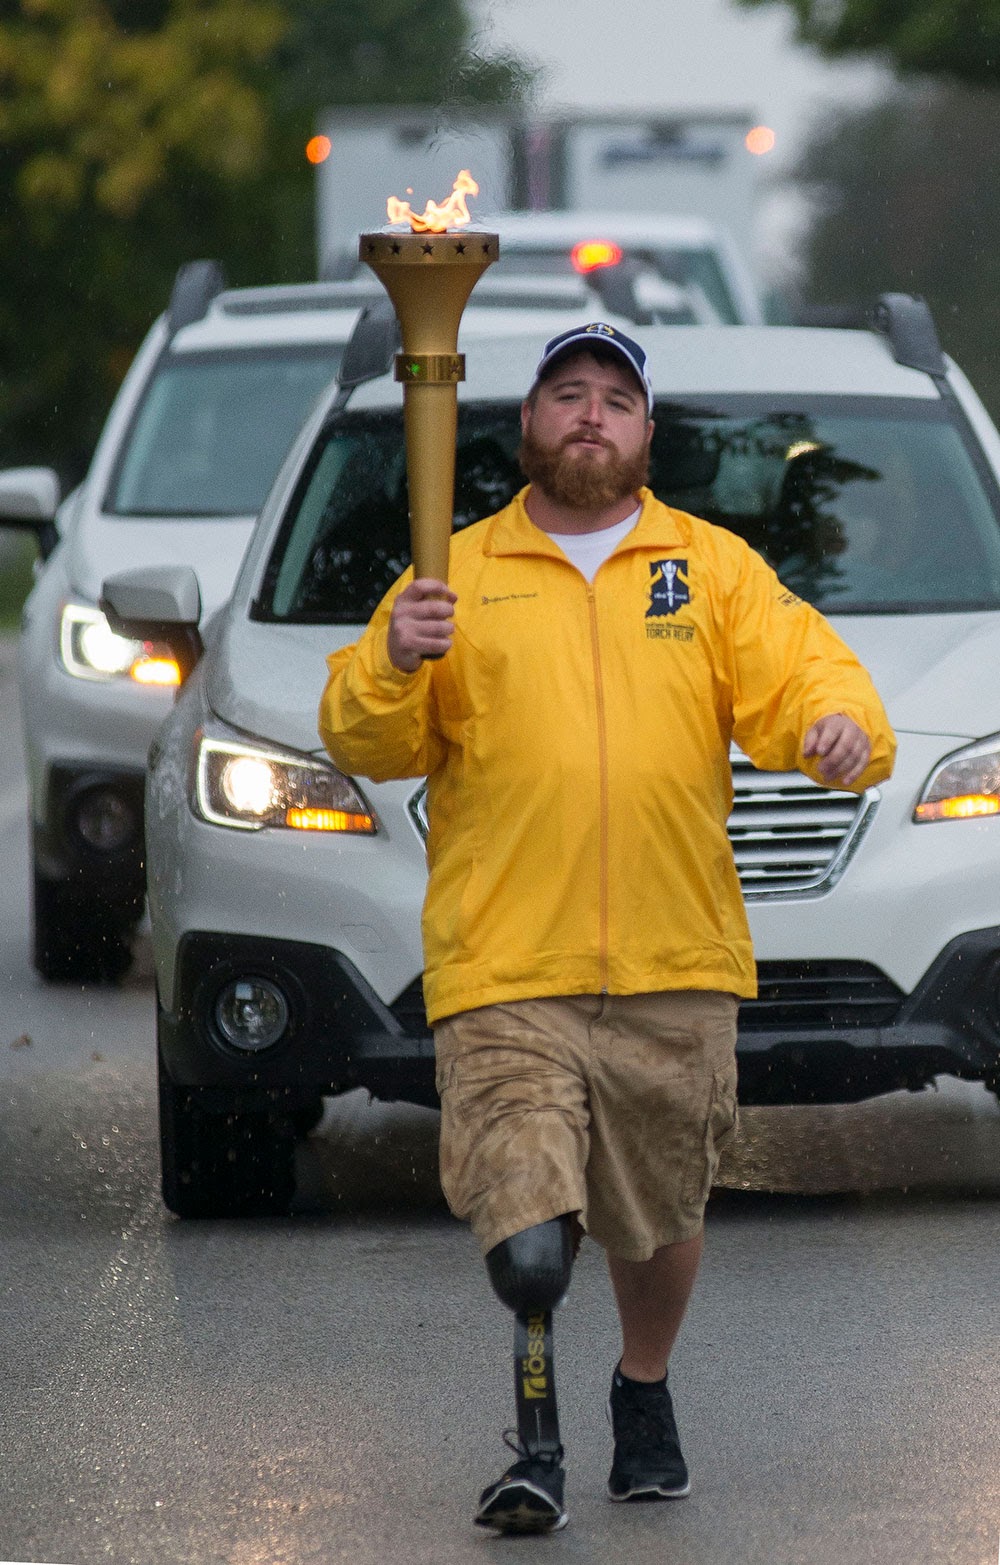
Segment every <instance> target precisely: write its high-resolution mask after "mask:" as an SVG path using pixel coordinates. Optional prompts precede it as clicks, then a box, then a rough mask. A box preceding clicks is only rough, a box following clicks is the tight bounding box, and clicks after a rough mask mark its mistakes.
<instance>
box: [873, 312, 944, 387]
mask: <svg viewBox="0 0 1000 1565" xmlns="http://www.w3.org/2000/svg"><path fill="white" fill-rule="evenodd" d="M870 319H871V324H872V326H874V328H875V330H876V331H879V332H881V333H882V335H883V336H885V337H888V339H889V345H890V347H891V348H892V356H893V358H894V359H895V360H896V363H897V364H905V365H907V366H908V368H910V369H915V370H923V371H924V373H925V374H927V375H934V376H941V377H943V376H944V375H945V374H947V365H946V364H945V359H944V354H943V353H942V351H941V343H940V341H939V340H938V334H937V327H936V326H935V325H934V317H933V315H932V314H931V309H930V305H929V304H928V303H927V300H926V299H921V298H920V297H919V296H918V295H916V294H910V293H883V294H879V296H878V298H877V299H876V300H875V305H874V308H873V309H872V312H871V317H870Z"/></svg>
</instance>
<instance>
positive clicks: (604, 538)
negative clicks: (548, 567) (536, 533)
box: [549, 505, 642, 581]
mask: <svg viewBox="0 0 1000 1565" xmlns="http://www.w3.org/2000/svg"><path fill="white" fill-rule="evenodd" d="M641 510H642V506H640V505H637V506H636V508H635V510H634V511H633V512H632V515H631V516H626V518H625V520H624V521H623V522H616V523H615V525H614V527H602V528H601V530H600V532H596V533H549V537H550V538H551V539H552V540H553V541H554V542H555V543H557V544H558V545H559V547H560V549H561V550H562V552H563V554H565V556H566V558H567V559H568V560H569V561H570V562H571V563H572V564H573V565H575V566H576V568H577V570H578V571H580V572H581V574H582V575H584V576H586V578H587V580H588V581H593V579H594V576H595V575H596V573H597V569H598V566H601V565H603V564H604V562H605V560H606V559H607V557H608V555H609V554H613V553H614V551H615V550H616V549H617V547H618V545H619V544H620V543H621V541H622V539H623V538H625V537H627V535H628V534H629V533H630V532H631V531H632V529H633V527H634V526H635V524H636V522H637V521H638V520H639V512H640V511H641Z"/></svg>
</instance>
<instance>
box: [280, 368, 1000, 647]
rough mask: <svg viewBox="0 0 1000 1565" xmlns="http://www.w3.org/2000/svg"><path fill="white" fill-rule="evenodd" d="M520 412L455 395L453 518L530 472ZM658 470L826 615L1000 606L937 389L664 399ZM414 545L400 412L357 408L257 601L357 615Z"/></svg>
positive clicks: (502, 495) (673, 492) (992, 546)
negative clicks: (522, 467) (889, 394)
mask: <svg viewBox="0 0 1000 1565" xmlns="http://www.w3.org/2000/svg"><path fill="white" fill-rule="evenodd" d="M518 411H519V410H518V408H517V406H515V405H514V404H512V403H511V404H504V405H503V406H496V405H494V406H486V405H482V404H476V405H466V406H465V407H461V408H460V409H459V434H458V457H457V465H456V480H455V526H456V528H460V527H465V526H468V524H469V523H470V522H474V521H478V520H479V519H480V518H481V517H484V516H488V515H490V514H491V513H492V512H493V511H496V510H498V509H499V508H500V507H501V506H502V505H504V504H505V503H506V502H507V500H508V499H509V498H510V496H511V495H512V494H513V493H515V491H516V490H517V489H519V488H520V487H521V486H522V484H523V482H524V480H523V479H522V477H521V476H520V472H519V470H518V466H517V456H516V453H517V447H518V443H519V440H520V422H519V416H518ZM650 485H651V487H652V489H653V490H654V492H655V493H656V494H658V495H659V496H660V497H661V498H662V499H664V500H666V501H668V503H670V504H672V505H675V506H677V507H678V508H679V509H681V510H684V511H690V512H693V513H694V514H695V515H696V516H701V517H704V518H705V519H706V520H707V521H710V522H715V523H717V524H718V525H720V526H722V527H728V528H729V529H730V530H731V531H732V532H735V533H738V534H739V535H740V537H742V538H745V539H746V540H747V542H748V543H750V544H751V545H752V546H753V547H754V548H755V549H757V550H758V551H759V552H760V553H761V554H762V555H763V556H764V557H765V559H767V560H768V561H769V563H770V564H771V565H773V566H774V568H775V569H776V570H777V571H778V573H779V575H780V576H781V579H782V581H783V582H784V583H785V584H786V586H788V587H790V588H792V590H793V591H795V592H797V593H798V594H799V595H800V596H801V597H804V598H807V599H808V600H809V601H810V602H812V603H814V604H816V606H817V607H818V608H821V609H823V610H824V611H825V612H826V613H917V612H925V613H931V612H934V613H939V612H941V611H943V610H959V609H966V610H968V609H986V608H990V609H993V608H998V607H1000V526H998V522H997V515H996V513H995V511H994V508H993V506H992V504H991V502H990V499H989V497H988V496H987V494H986V492H985V490H984V487H983V483H982V481H981V479H980V477H979V474H978V472H977V468H976V465H975V463H974V462H973V459H972V457H971V456H970V454H969V451H968V450H967V448H966V446H965V444H964V442H963V439H962V436H961V434H960V433H959V431H958V429H957V428H956V427H955V426H954V425H953V424H952V423H951V422H950V421H949V417H948V413H947V411H946V409H945V407H944V405H943V404H941V403H936V402H926V403H923V402H920V403H916V402H914V401H907V402H903V401H891V402H890V401H886V400H879V399H862V398H824V399H822V400H813V401H811V402H809V403H806V402H804V401H803V400H801V399H796V401H795V403H794V404H789V403H788V402H787V401H786V402H783V403H776V402H775V401H774V400H773V399H768V402H767V403H765V402H764V400H763V399H761V398H750V397H747V398H741V399H738V400H736V399H732V398H727V399H725V400H724V401H723V399H718V401H715V399H713V405H712V406H707V405H699V406H693V405H688V404H681V403H673V404H668V403H659V404H658V405H657V411H656V432H655V435H654V437H653V449H652V462H651V469H650ZM409 559H410V554H409V535H408V530H407V490H406V459H405V452H404V446H403V433H402V417H401V414H400V413H399V412H398V411H395V410H393V411H392V412H384V413H383V412H380V413H357V414H353V415H347V416H346V417H344V419H343V420H342V422H339V423H336V424H334V425H332V426H331V427H330V428H329V429H328V430H327V431H326V433H325V436H324V438H323V439H322V440H321V441H320V442H318V444H317V448H316V450H315V451H314V453H313V456H312V458H311V460H310V462H309V464H308V465H307V467H306V470H305V472H304V473H303V476H302V479H301V481H300V484H299V486H298V489H297V492H296V497H295V499H294V501H293V503H292V506H291V507H290V509H289V512H288V514H287V515H286V517H285V521H284V524H283V526H282V529H281V531H280V533H279V536H278V539H277V543H276V546H275V549H274V551H273V553H272V556H271V559H270V562H269V565H268V568H267V571H266V573H265V579H264V584H263V590H262V593H261V596H260V599H259V601H258V603H257V605H256V606H255V610H254V613H255V616H256V617H259V618H265V619H279V620H290V621H297V622H305V623H310V622H313V623H325V624H356V623H363V622H365V621H367V620H368V618H369V617H370V615H371V614H372V612H373V610H374V609H375V607H376V606H377V604H378V603H379V601H380V600H381V598H382V596H383V595H384V593H385V592H386V591H387V590H388V588H389V587H390V586H391V585H392V583H393V581H395V579H396V577H397V576H398V575H399V573H400V572H401V571H402V570H403V569H404V567H405V566H406V565H407V564H408V563H409Z"/></svg>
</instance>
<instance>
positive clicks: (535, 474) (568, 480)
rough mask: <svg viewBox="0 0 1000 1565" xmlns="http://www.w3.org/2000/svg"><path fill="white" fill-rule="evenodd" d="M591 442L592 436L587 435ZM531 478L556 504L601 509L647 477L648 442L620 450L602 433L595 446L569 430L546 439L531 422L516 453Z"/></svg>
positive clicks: (584, 509) (639, 486)
mask: <svg viewBox="0 0 1000 1565" xmlns="http://www.w3.org/2000/svg"><path fill="white" fill-rule="evenodd" d="M591 441H592V442H595V444H596V441H595V437H594V436H591ZM517 459H518V462H519V463H520V466H521V471H522V473H523V474H524V476H525V478H526V479H527V480H528V482H529V483H532V484H537V485H538V488H539V489H541V490H542V492H543V493H544V494H546V495H548V497H549V499H550V500H554V501H555V502H556V503H557V504H559V505H566V506H569V507H570V508H571V509H572V510H574V511H599V510H603V509H604V508H605V507H607V506H611V505H617V503H618V501H619V500H624V499H626V498H627V497H628V496H629V495H634V494H635V492H636V490H637V489H641V488H642V486H643V485H644V484H645V483H646V481H647V479H648V477H649V446H648V445H643V447H642V449H641V450H639V451H633V452H631V453H630V454H628V455H623V453H622V452H620V451H619V450H618V447H617V446H616V445H615V444H614V442H613V441H611V440H607V439H604V438H601V439H600V441H599V445H598V446H597V449H594V446H593V445H586V446H584V445H581V444H580V442H579V441H577V440H575V439H574V438H573V436H569V435H568V436H565V437H564V438H563V439H562V440H560V441H558V442H556V443H554V444H552V445H548V444H546V443H544V442H543V441H541V440H540V439H538V437H537V436H536V435H535V434H534V432H533V431H532V429H531V427H530V426H529V428H528V429H527V430H526V431H525V432H524V435H523V437H522V440H521V447H520V450H519V451H518V453H517Z"/></svg>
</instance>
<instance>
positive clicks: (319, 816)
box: [285, 808, 375, 832]
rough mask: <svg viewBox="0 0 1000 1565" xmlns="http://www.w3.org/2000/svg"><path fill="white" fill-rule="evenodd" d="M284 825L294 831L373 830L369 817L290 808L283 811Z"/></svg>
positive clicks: (333, 811)
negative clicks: (292, 828)
mask: <svg viewBox="0 0 1000 1565" xmlns="http://www.w3.org/2000/svg"><path fill="white" fill-rule="evenodd" d="M285 825H286V826H292V827H294V829H295V830H296V831H367V832H373V831H374V830H375V822H374V821H373V820H372V818H371V816H370V815H350V814H348V812H347V811H346V810H317V809H312V810H300V809H294V808H292V809H288V810H286V811H285Z"/></svg>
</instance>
